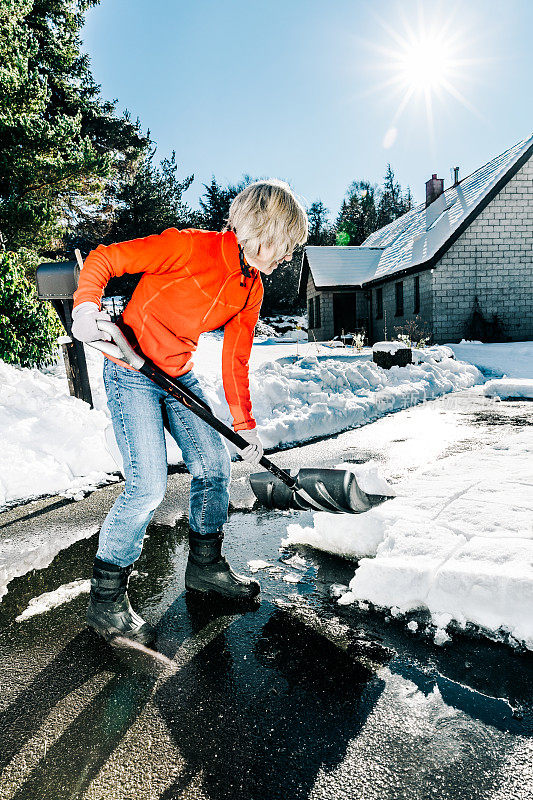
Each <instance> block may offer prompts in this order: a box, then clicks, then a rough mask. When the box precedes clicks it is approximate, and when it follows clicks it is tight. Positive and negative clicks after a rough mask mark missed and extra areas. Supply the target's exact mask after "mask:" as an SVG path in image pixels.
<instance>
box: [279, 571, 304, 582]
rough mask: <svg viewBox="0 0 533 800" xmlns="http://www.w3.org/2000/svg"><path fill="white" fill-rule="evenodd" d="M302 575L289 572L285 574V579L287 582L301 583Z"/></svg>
mask: <svg viewBox="0 0 533 800" xmlns="http://www.w3.org/2000/svg"><path fill="white" fill-rule="evenodd" d="M301 578H302V576H301V575H297V574H296V572H289V573H287V575H284V576H283V580H284V581H286V582H287V583H299V582H300V580H301Z"/></svg>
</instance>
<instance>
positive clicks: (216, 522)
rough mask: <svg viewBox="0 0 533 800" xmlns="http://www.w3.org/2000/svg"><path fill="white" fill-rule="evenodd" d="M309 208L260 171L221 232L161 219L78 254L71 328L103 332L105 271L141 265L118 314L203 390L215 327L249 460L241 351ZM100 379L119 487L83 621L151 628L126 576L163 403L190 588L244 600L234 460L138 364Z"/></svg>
mask: <svg viewBox="0 0 533 800" xmlns="http://www.w3.org/2000/svg"><path fill="white" fill-rule="evenodd" d="M307 232H308V223H307V216H306V214H305V211H304V209H303V207H302V206H301V204H300V203H299V202H298V200H297V199H296V197H295V196H294V194H293V192H292V190H291V189H290V187H289V185H288V184H286V183H284V182H283V181H278V180H267V181H257V182H255V183H252V184H250V185H249V186H247V187H246V188H245V189H244V190H243V191H242V192H241V193H240V194H238V195H237V197H236V198H235V199H234V201H233V203H232V204H231V207H230V211H229V218H228V225H227V227H226V229H225V230H224V231H223V232H222V233H218V232H212V231H203V230H194V229H187V230H181V231H179V230H177V229H176V228H170V229H168V230H166V231H164V232H163V233H162V234H160V235H155V236H147V237H146V238H144V239H135V240H133V241H130V242H121V243H118V244H112V245H109V246H108V247H105V246H104V245H100V246H99V247H97V248H96V249H95V250H93V251H92V252H91V253H89V255H88V256H87V259H86V261H85V263H84V266H83V269H82V271H81V274H80V280H79V287H78V290H77V291H76V293H75V294H74V310H73V314H72V317H73V325H72V333H73V335H74V336H75V337H76V338H77V339H79V340H80V341H83V342H91V341H95V340H97V339H109V337H108V336H106V335H103V334H102V332H101V331H100V330H99V329H98V327H97V321H98V320H99V319H107V320H109V316H108V314H106V313H105V312H103V311H101V310H100V309H101V304H100V301H101V297H102V294H103V291H104V289H105V286H106V284H107V282H108V281H109V279H110V278H112V277H113V276H118V275H123V274H124V273H136V272H142V273H143V276H142V278H141V280H140V282H139V284H138V285H137V287H136V289H135V291H134V293H133V295H132V298H131V300H130V302H129V303H128V305H127V306H126V309H125V311H124V314H123V321H124V323H125V324H126V325H129V326H130V328H131V329H132V331H133V333H134V334H135V336H136V338H137V340H138V342H139V345H140V348H141V350H142V351H143V353H144V354H145V355H146V356H147V357H148V358H150V359H151V360H152V361H153V362H155V364H157V365H158V366H159V367H161V368H162V369H163V370H164V371H165V372H166V373H168V374H169V375H172V376H175V377H176V376H178V377H179V379H180V381H181V382H182V383H183V384H184V385H185V386H187V387H188V388H189V389H192V390H193V391H194V392H195V394H197V395H198V397H200V398H202V399H204V400H205V397H204V396H203V393H202V390H201V388H200V385H199V384H198V381H197V380H196V377H195V376H194V374H193V371H192V366H193V365H192V361H191V355H192V352H193V351H194V350H195V349H196V346H197V343H198V337H199V335H200V334H201V333H202V332H204V331H211V330H216V329H217V328H220V327H222V326H224V344H223V349H222V377H223V383H224V392H225V395H226V399H227V401H228V405H229V408H230V411H231V415H232V417H233V428H234V430H236V431H238V432H239V433H240V434H241V436H243V437H244V438H245V439H246V440H247V441H248V442H249V445H248V447H246V448H245V449H244V450H243V451H242V453H241V455H242V457H243V458H244V459H245V460H246V461H248V462H249V463H250V464H253V465H255V464H257V463H258V462H259V460H260V458H261V456H262V454H263V447H262V444H261V441H260V439H259V436H258V435H257V431H256V424H255V420H254V418H253V416H252V406H251V402H250V391H249V382H248V358H249V355H250V350H251V346H252V341H253V333H254V328H255V325H256V324H257V320H258V318H259V310H260V307H261V302H262V298H263V287H262V283H261V277H260V273H261V272H262V273H264V274H265V275H270V274H271V273H272V272H273V271H274V270H275V269H276V267H277V266H278V265H279V264H280V263H282V262H283V261H284V260H285V261H289V260H290V259H291V258H292V253H293V250H294V247H295V246H296V245H297V244H303V243H304V242H305V241H306V239H307ZM104 384H105V388H106V393H107V399H108V406H109V410H110V413H111V419H112V422H113V428H114V431H115V436H116V439H117V444H118V447H119V449H120V452H121V455H122V458H123V461H124V475H125V487H124V491H123V492H122V494H121V495H120V496H119V497H118V498H117V500H116V501H115V503H114V505H113V507H112V508H111V510H110V511H109V513H108V515H107V517H106V519H105V520H104V523H103V525H102V528H101V530H100V538H99V546H98V552H97V554H96V558H95V561H94V569H93V578H92V580H91V597H90V602H89V608H88V611H87V623H88V625H89V626H90V627H92V628H94V629H95V630H96V631H97V632H98V633H100V634H101V635H102V636H104V637H105V638H106V639H110V638H112V637H114V636H116V635H121V636H125V637H128V638H130V639H134V640H136V641H139V642H143V643H147V642H149V641H151V640H152V639H153V637H154V633H155V631H154V628H153V627H152V626H151V625H149V624H148V623H147V622H145V621H144V620H143V619H142V618H141V617H140V616H139V615H138V614H136V613H135V611H133V609H132V608H131V605H130V602H129V599H128V595H127V586H128V578H129V575H130V573H131V571H132V569H133V563H134V562H135V560H136V559H137V558H138V557H139V555H140V553H141V549H142V542H143V538H144V534H145V531H146V528H147V526H148V523H149V522H150V520H151V519H152V516H153V514H154V511H155V509H156V508H157V506H158V505H159V504H160V503H161V501H162V500H163V497H164V494H165V489H166V480H167V456H166V448H165V437H164V426H163V414H162V408H161V404H162V403H164V404H165V407H166V411H167V415H168V420H169V423H170V428H171V432H172V435H173V437H174V439H175V440H176V442H177V443H178V445H179V447H180V448H181V451H182V454H183V459H184V461H185V464H186V466H187V469H188V470H189V472H190V473H191V475H192V481H191V494H190V507H189V558H188V561H187V568H186V571H185V586H186V588H187V589H190V590H196V591H200V592H215V593H217V594H221V595H224V596H225V597H230V598H236V599H249V598H253V597H255V596H256V595H257V594H258V593H259V591H260V586H259V584H258V583H257V581H253V580H250V579H248V578H246V577H244V576H242V575H238V574H236V573H235V572H234V571H233V570H232V569H231V567H230V565H229V564H228V562H227V561H226V559H225V558H224V557H223V556H222V554H221V550H222V540H223V529H222V526H223V524H224V522H226V520H227V513H228V503H229V482H230V469H231V462H230V457H229V454H228V450H227V448H226V445H225V443H224V441H223V440H222V438H221V436H220V435H219V434H218V433H217V432H216V431H214V430H213V429H212V428H210V427H209V426H208V425H207V424H206V423H205V422H203V421H202V420H200V419H199V418H198V417H196V416H195V415H194V414H193V413H192V412H191V411H189V410H188V409H186V408H185V407H184V406H182V405H181V404H180V403H179V401H177V400H175V399H174V398H172V397H170V396H169V395H167V393H166V392H165V391H164V390H163V389H160V388H159V387H158V386H156V385H155V384H154V383H152V382H151V381H150V380H149V379H148V378H146V377H145V376H144V375H142V374H141V373H139V372H137V371H135V370H133V369H132V368H130V367H127V366H124V365H123V364H122V363H119V362H118V361H117V360H116V359H114V358H112V357H110V356H108V357H106V358H105V359H104Z"/></svg>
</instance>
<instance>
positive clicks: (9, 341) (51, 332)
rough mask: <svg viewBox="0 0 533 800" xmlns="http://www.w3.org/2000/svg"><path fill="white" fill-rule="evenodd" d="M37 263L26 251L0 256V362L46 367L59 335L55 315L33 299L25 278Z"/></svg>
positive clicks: (58, 325) (32, 292)
mask: <svg viewBox="0 0 533 800" xmlns="http://www.w3.org/2000/svg"><path fill="white" fill-rule="evenodd" d="M37 261H38V259H37V258H36V256H35V254H32V253H31V252H29V251H23V252H20V253H8V252H4V253H0V359H1V360H2V361H5V362H6V363H8V364H20V365H21V366H23V367H40V366H43V365H45V364H48V363H50V362H51V361H52V359H53V357H54V356H55V354H56V349H57V346H56V339H57V337H58V336H59V335H60V334H61V333H62V332H63V330H62V327H61V325H60V323H59V320H58V318H57V316H56V313H55V311H54V310H53V309H52V307H51V306H50V305H49V304H48V303H42V302H41V301H40V300H38V299H37V293H36V291H35V283H34V282H33V281H31V282H30V281H29V280H28V278H27V277H26V274H27V273H28V272H30V273H34V272H35V269H36V267H37Z"/></svg>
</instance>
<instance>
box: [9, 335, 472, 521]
mask: <svg viewBox="0 0 533 800" xmlns="http://www.w3.org/2000/svg"><path fill="white" fill-rule="evenodd" d="M478 349H479V348H478ZM221 351H222V336H221V335H220V334H218V333H215V334H208V335H204V336H202V337H201V340H200V344H199V347H198V350H197V352H196V354H195V364H196V367H195V371H196V373H197V375H198V376H199V378H200V380H201V382H202V384H203V385H204V388H205V390H206V393H207V395H208V398H209V401H210V403H211V405H212V408H213V410H214V412H215V413H216V414H217V416H219V417H220V418H221V419H223V420H225V421H226V422H227V423H228V424H230V416H229V411H228V407H227V404H226V401H225V398H224V392H223V388H222V380H221V374H220V364H221ZM86 352H87V360H88V365H89V373H90V378H91V386H92V391H93V399H94V405H95V408H94V409H92V410H91V409H89V407H88V406H87V404H86V403H83V402H82V401H80V400H77V399H76V398H73V397H70V396H69V394H68V386H67V381H66V377H65V372H64V367H63V364H62V361H61V360H59V361H58V363H57V364H56V365H55V366H53V367H51V368H48V369H46V370H36V369H33V370H30V369H22V368H17V367H14V366H10V365H7V364H4V363H3V362H0V435H1V437H2V443H3V447H2V449H1V451H0V509H1V508H2V507H4V508H5V507H8V506H9V505H12V504H13V503H16V502H19V501H21V500H25V499H30V498H33V497H38V496H41V495H48V494H64V495H67V496H73V497H81V496H83V493H84V492H86V491H90V490H92V489H93V488H94V487H96V486H99V485H102V484H104V483H106V482H109V481H113V480H116V479H117V475H116V472H117V465H116V462H115V460H114V459H113V457H112V456H111V452H110V450H109V449H108V447H107V446H106V429H107V440H108V441H111V445H112V440H113V435H112V428H111V426H110V420H109V414H108V410H107V404H106V397H105V391H104V388H103V384H102V378H101V372H102V362H103V358H104V357H103V356H102V355H101V354H100V353H99V352H97V351H95V350H94V349H92V348H86ZM451 355H452V352H451V350H450V349H449V348H443V347H433V348H428V349H426V350H423V351H422V350H419V351H414V358H415V360H416V361H417V362H418V363H416V364H413V365H410V366H408V367H402V368H399V367H395V368H393V369H391V370H384V369H382V368H381V367H378V366H376V365H375V364H374V363H373V362H372V354H371V350H370V349H366V350H364V351H362V352H360V353H357V352H356V351H354V350H353V349H351V348H343V347H335V348H332V347H330V346H328V345H323V344H314V343H308V342H304V343H302V342H298V341H292V342H290V341H284V340H272V339H270V338H266V339H265V338H260V337H259V338H258V339H257V340H256V342H255V343H254V347H253V349H252V355H251V359H250V367H251V369H250V388H251V394H252V402H253V407H254V414H255V416H256V419H257V423H258V427H259V432H260V435H261V438H262V440H263V442H264V444H265V446H266V447H275V446H277V445H280V444H283V445H288V444H291V443H295V442H300V441H308V440H310V439H313V438H316V437H320V436H324V435H327V434H332V433H338V432H341V431H344V430H348V429H349V428H353V427H355V426H359V425H364V424H366V423H368V422H371V421H373V420H375V419H378V418H379V417H381V416H383V415H384V414H387V413H389V412H391V411H397V410H398V409H401V408H405V407H407V406H410V405H414V404H416V403H419V402H422V401H425V400H428V399H431V398H434V397H438V396H439V395H441V394H444V393H447V392H452V391H456V390H459V389H464V388H466V387H468V386H472V385H473V384H475V383H478V382H480V381H482V380H483V377H482V375H481V373H480V372H479V371H478V370H477V369H476V368H475V367H474V366H472V365H471V364H468V363H466V362H460V361H457V360H454V359H453V358H450V357H449V356H451ZM167 444H168V451H169V462H170V463H179V462H180V461H181V453H180V451H179V448H178V447H177V445H176V444H175V443H174V442H173V440H172V439H171V437H170V436H168V437H167ZM111 449H112V448H111ZM114 473H115V474H114Z"/></svg>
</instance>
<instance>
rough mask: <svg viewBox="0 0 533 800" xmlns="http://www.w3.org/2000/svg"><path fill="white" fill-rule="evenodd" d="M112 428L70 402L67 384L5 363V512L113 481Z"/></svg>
mask: <svg viewBox="0 0 533 800" xmlns="http://www.w3.org/2000/svg"><path fill="white" fill-rule="evenodd" d="M108 423H109V419H108V416H107V414H106V413H104V411H100V410H96V409H93V410H91V409H90V408H89V406H88V405H87V403H84V402H83V401H82V400H77V399H76V398H74V397H70V396H69V394H68V386H67V381H66V379H58V378H56V377H54V376H53V375H48V374H45V373H44V372H42V371H40V370H37V369H24V368H21V367H15V366H11V365H9V364H5V363H4V362H3V361H0V439H1V441H2V447H1V448H0V507H2V506H6V505H9V504H10V503H12V502H13V501H15V500H20V499H22V498H30V497H36V496H39V495H48V494H56V493H59V492H64V491H66V490H71V491H76V490H77V489H78V488H79V486H78V484H80V480H79V479H80V478H83V480H82V484H83V485H84V486H86V487H89V486H97V485H101V484H102V483H105V482H107V481H108V480H110V477H109V473H110V472H113V471H114V470H115V469H116V466H115V464H114V462H113V460H112V458H111V456H110V455H109V453H108V452H107V450H106V448H105V446H104V430H105V428H106V427H107V425H108Z"/></svg>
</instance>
